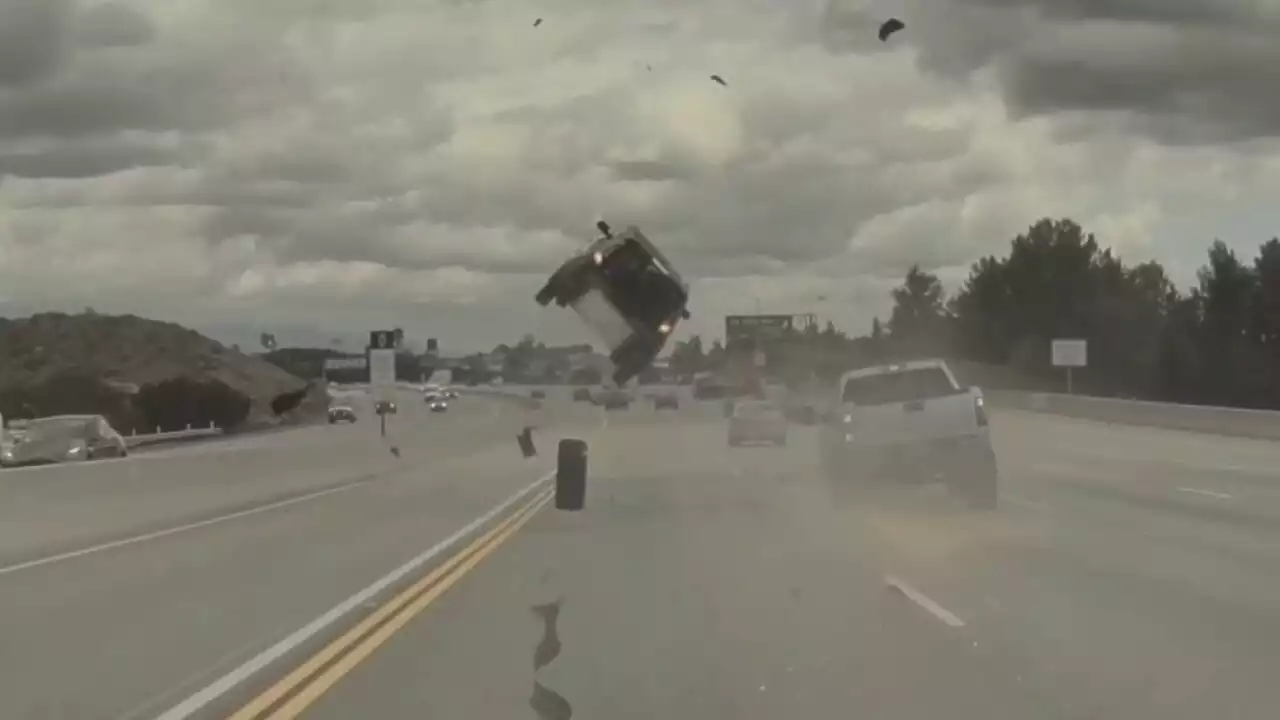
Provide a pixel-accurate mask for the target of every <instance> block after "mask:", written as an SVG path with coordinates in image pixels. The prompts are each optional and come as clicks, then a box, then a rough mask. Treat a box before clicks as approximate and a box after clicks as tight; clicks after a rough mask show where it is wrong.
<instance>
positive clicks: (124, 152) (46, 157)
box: [0, 141, 181, 178]
mask: <svg viewBox="0 0 1280 720" xmlns="http://www.w3.org/2000/svg"><path fill="white" fill-rule="evenodd" d="M180 161H181V155H180V154H179V153H177V152H175V151H174V150H171V149H166V148H158V147H154V146H148V145H145V144H137V143H129V142H118V143H117V142H114V141H106V142H100V143H90V144H67V145H63V146H59V147H55V148H52V149H48V150H40V151H26V152H0V176H4V175H13V176H16V177H23V178H91V177H98V176H101V175H108V174H110V173H114V172H119V171H121V170H128V169H130V168H136V167H146V166H162V165H172V164H177V163H178V162H180Z"/></svg>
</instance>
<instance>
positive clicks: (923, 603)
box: [884, 575, 964, 627]
mask: <svg viewBox="0 0 1280 720" xmlns="http://www.w3.org/2000/svg"><path fill="white" fill-rule="evenodd" d="M884 582H885V584H886V585H888V586H889V587H891V588H893V589H894V590H897V591H898V592H900V593H902V594H903V595H904V596H906V597H907V598H908V599H909V600H911V602H914V603H915V604H917V605H919V606H920V607H922V608H924V609H925V610H926V611H927V612H928V613H929V614H930V615H932V616H934V617H936V618H938V619H939V620H941V621H942V622H944V623H946V624H948V625H950V626H951V627H964V621H963V620H961V619H960V618H958V617H956V616H955V614H953V613H952V612H951V611H950V610H948V609H946V608H944V607H942V606H941V605H939V604H938V603H936V602H934V601H933V600H930V599H929V596H928V595H925V594H924V593H922V592H920V591H919V590H916V589H915V588H913V587H911V586H910V585H908V584H907V583H905V582H903V581H902V580H901V579H899V578H896V577H894V576H892V575H886V576H885V578H884Z"/></svg>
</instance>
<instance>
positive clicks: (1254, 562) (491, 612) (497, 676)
mask: <svg viewBox="0 0 1280 720" xmlns="http://www.w3.org/2000/svg"><path fill="white" fill-rule="evenodd" d="M711 414H713V413H708V412H706V409H705V408H703V409H702V411H701V412H700V413H699V415H700V417H697V418H690V417H687V416H686V417H685V418H684V420H683V422H680V423H673V422H672V421H671V416H659V415H657V414H656V413H654V412H652V411H651V410H645V409H636V410H632V411H627V412H626V413H615V414H612V415H611V422H610V425H609V427H608V429H607V430H606V431H605V432H604V433H602V434H601V436H600V437H599V438H598V439H597V441H596V442H595V444H593V452H592V456H591V462H592V466H593V470H592V480H591V485H590V489H589V491H588V503H589V509H588V511H587V512H584V513H581V514H566V513H559V512H555V511H553V510H549V509H544V510H542V511H541V512H538V513H536V514H534V515H532V516H531V518H530V519H529V520H528V521H527V522H526V524H524V525H523V526H522V527H519V528H518V529H517V530H515V532H514V534H512V535H511V536H510V537H509V538H508V539H506V540H505V541H503V542H500V543H494V544H492V545H483V546H480V547H478V548H477V549H476V552H477V556H476V557H477V558H480V559H478V560H471V561H468V563H464V564H463V565H462V566H461V568H462V569H461V570H459V571H456V572H455V573H454V574H450V575H445V576H443V577H442V578H441V579H439V584H438V585H437V586H435V590H433V591H431V592H428V593H427V594H426V595H425V596H424V597H423V598H422V599H421V600H419V601H417V602H416V604H410V605H409V606H408V609H406V610H404V611H401V612H391V613H389V621H388V623H387V625H386V626H384V629H383V630H381V631H375V632H373V633H371V634H370V635H368V636H365V637H363V638H361V637H359V636H357V637H355V638H353V639H351V640H350V641H348V642H346V643H342V644H340V647H338V652H339V655H340V657H339V658H338V659H337V660H336V662H331V663H329V664H328V665H325V666H324V667H322V668H320V669H319V672H318V673H316V674H314V675H312V676H310V677H303V678H301V679H300V681H298V682H292V681H290V680H289V679H288V678H286V679H285V680H283V681H280V682H282V683H283V684H282V685H278V686H276V688H277V690H278V691H279V692H278V697H276V696H272V699H274V700H275V703H274V705H272V706H271V708H270V709H271V710H273V712H274V714H268V715H264V716H269V717H276V718H284V717H294V716H297V715H302V716H305V717H307V718H320V719H322V720H329V719H333V720H340V719H345V718H351V717H377V718H401V717H403V718H419V717H424V716H425V717H520V716H522V715H523V716H526V717H536V716H537V715H535V714H534V711H533V710H531V709H530V704H531V696H532V695H534V694H535V685H534V683H535V680H536V681H537V682H539V683H541V684H542V686H544V687H545V688H546V689H547V691H550V692H554V693H556V694H558V695H559V696H560V697H561V698H562V700H563V701H566V702H568V703H569V704H570V705H571V706H572V709H573V713H574V715H575V716H578V717H611V718H629V717H635V718H641V717H644V718H649V717H701V718H713V719H714V718H725V719H726V720H727V719H728V718H778V717H787V716H791V715H798V714H800V713H807V714H808V715H810V716H817V717H857V716H862V717H895V718H926V717H928V718H933V717H950V718H975V719H976V718H984V719H986V718H1032V717H1034V718H1097V717H1124V718H1151V719H1153V720H1154V719H1155V718H1160V719H1161V720H1168V719H1170V718H1178V719H1180V718H1187V719H1188V720H1190V719H1192V718H1194V719H1196V720H1201V719H1202V718H1204V717H1228V718H1259V719H1262V718H1271V717H1274V716H1275V708H1276V707H1280V688H1278V687H1277V686H1276V683H1275V682H1274V670H1275V668H1276V667H1280V572H1277V571H1280V527H1278V526H1277V525H1276V524H1273V523H1271V522H1270V521H1269V519H1270V518H1271V517H1272V513H1273V512H1274V510H1275V509H1276V505H1277V503H1275V499H1276V496H1275V494H1274V493H1273V492H1272V486H1270V485H1268V477H1269V476H1268V474H1267V468H1268V467H1272V468H1280V463H1277V462H1275V460H1280V446H1277V445H1273V444H1266V443H1257V442H1256V441H1247V442H1240V441H1238V440H1231V439H1222V438H1212V439H1209V438H1204V437H1201V436H1195V435H1188V434H1186V433H1178V432H1173V431H1165V430H1154V429H1151V428H1126V427H1118V426H1105V425H1101V424H1093V423H1082V422H1080V421H1065V420H1063V419H1061V418H1053V417H1049V416H1041V415H1028V414H1022V413H999V414H997V415H996V417H995V418H994V420H993V425H994V431H995V438H996V443H997V449H998V452H999V454H1000V458H1001V462H1002V465H1003V468H1004V475H1005V478H1004V487H1005V497H1006V500H1007V502H1005V504H1004V505H1003V507H1002V508H1001V509H1000V510H999V511H997V512H995V513H991V514H974V513H970V512H968V511H965V510H963V509H962V508H961V507H959V506H958V504H956V503H954V502H952V501H951V500H950V499H949V498H947V497H945V495H942V494H939V493H936V492H931V491H928V490H924V491H913V492H903V493H890V494H887V495H884V494H866V495H862V496H859V497H860V498H861V499H860V500H857V501H855V502H852V503H849V504H844V503H833V502H832V495H831V493H829V492H828V490H827V488H826V487H824V485H823V483H822V482H820V481H819V480H818V479H817V477H816V475H815V468H814V463H813V455H814V447H813V440H814V438H813V437H812V433H811V432H807V431H801V432H797V433H796V435H795V436H794V439H793V442H792V444H791V446H790V447H788V448H784V449H771V448H758V449H740V450H732V451H731V450H729V449H728V448H726V447H725V444H724V434H723V433H724V428H723V425H721V424H720V423H719V422H716V421H715V420H714V419H712V418H711V417H709V415H711ZM659 417H661V418H664V419H663V420H658V418H659ZM1241 468H1244V469H1243V470H1242V469H1241ZM1242 474H1243V475H1246V477H1244V478H1242V477H1241V475H1242ZM1085 486H1088V487H1090V488H1097V487H1103V488H1110V489H1112V490H1114V491H1115V492H1111V493H1107V492H1105V491H1104V492H1095V491H1082V490H1081V487H1085ZM1184 486H1195V487H1197V488H1199V489H1202V490H1207V491H1210V492H1218V493H1220V494H1231V492H1235V493H1241V494H1242V497H1243V493H1244V492H1245V489H1246V488H1248V489H1250V491H1251V492H1252V491H1257V493H1258V494H1257V495H1256V496H1255V495H1249V496H1248V497H1249V498H1250V500H1249V501H1247V502H1242V501H1239V500H1238V499H1237V498H1234V497H1233V498H1232V499H1231V500H1227V499H1224V498H1219V497H1213V496H1208V495H1197V494H1194V493H1187V492H1184V491H1182V490H1181V489H1180V488H1182V487H1184ZM1204 507H1213V508H1214V510H1213V511H1211V512H1209V511H1205V510H1204ZM481 556H483V557H481ZM472 562H474V563H475V564H474V567H472V568H470V569H469V570H468V569H467V565H468V564H470V563H472ZM890 584H892V585H894V587H895V588H896V589H890V588H889V586H890ZM556 600H560V601H562V605H561V610H560V615H559V619H558V623H557V625H558V637H559V640H560V643H561V652H560V654H559V656H558V657H557V658H556V659H555V660H554V661H553V662H552V663H551V664H550V665H549V666H547V667H546V668H544V669H542V670H540V671H538V672H536V673H535V671H534V669H533V659H532V656H533V654H534V652H535V646H537V645H538V644H539V642H540V638H541V637H542V636H543V631H544V630H543V623H542V622H541V621H539V620H538V619H537V618H536V617H535V615H534V614H533V612H532V611H531V609H530V608H531V606H534V605H539V604H545V603H550V602H553V601H556ZM389 607H390V606H389ZM392 609H394V608H392ZM277 677H278V676H277ZM539 692H540V693H541V698H540V700H539V703H540V704H542V705H547V706H551V705H554V704H555V703H554V702H551V701H549V700H547V699H546V696H547V692H546V691H539ZM544 717H556V715H555V714H554V713H552V714H549V715H544Z"/></svg>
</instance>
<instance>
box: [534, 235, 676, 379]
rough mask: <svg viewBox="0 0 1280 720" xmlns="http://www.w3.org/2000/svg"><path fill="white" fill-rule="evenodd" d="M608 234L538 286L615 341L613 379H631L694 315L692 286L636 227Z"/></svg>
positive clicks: (548, 299) (542, 301)
mask: <svg viewBox="0 0 1280 720" xmlns="http://www.w3.org/2000/svg"><path fill="white" fill-rule="evenodd" d="M596 227H597V228H598V229H599V230H600V232H601V233H602V234H603V237H601V238H599V239H597V240H596V241H595V242H593V243H591V245H589V246H588V247H587V248H586V250H584V251H583V252H582V253H580V254H578V255H575V256H574V257H571V258H569V259H568V260H567V261H566V262H565V263H564V264H563V265H561V266H560V269H558V270H556V271H555V273H553V274H552V275H551V278H550V279H548V280H547V284H546V285H544V286H543V288H542V289H541V290H540V291H538V294H537V296H536V300H537V301H538V304H539V305H542V306H543V307H546V306H547V305H550V304H551V303H552V302H555V303H556V304H557V305H558V306H560V307H571V308H573V310H574V312H576V313H578V317H580V318H581V319H582V321H583V322H585V323H586V324H587V325H588V326H589V327H590V328H591V329H592V330H594V331H595V332H596V333H597V334H598V335H599V336H600V339H601V340H603V341H604V342H605V344H606V345H608V347H609V351H610V352H609V359H610V360H611V361H612V362H613V366H614V372H613V381H614V383H616V384H617V385H619V386H621V385H625V384H626V383H627V381H628V380H630V379H632V378H633V377H635V376H636V375H639V374H640V372H641V371H642V370H644V369H645V368H646V367H648V366H649V365H650V363H652V362H653V360H654V358H656V357H657V356H658V353H659V352H661V351H662V348H663V346H664V345H665V344H666V342H667V338H669V337H670V336H671V331H672V330H674V329H675V326H676V323H678V322H679V321H680V320H682V319H686V318H688V317H689V311H688V310H687V309H686V305H687V304H688V301H689V286H688V284H686V283H685V282H684V280H683V279H681V277H680V275H679V274H678V273H677V272H676V270H675V267H673V266H672V265H671V263H670V262H669V261H668V260H667V259H666V257H665V256H664V255H663V254H662V252H661V251H660V250H658V248H657V247H655V246H654V245H653V244H652V243H650V242H649V239H648V238H646V237H645V236H644V235H643V234H642V233H641V232H640V230H639V228H636V227H628V228H627V229H626V230H624V231H622V232H621V233H619V234H618V235H614V234H613V233H612V232H611V231H610V229H609V225H608V223H605V222H604V221H600V222H598V223H596Z"/></svg>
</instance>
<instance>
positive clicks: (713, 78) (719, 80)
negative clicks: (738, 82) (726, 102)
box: [711, 75, 729, 87]
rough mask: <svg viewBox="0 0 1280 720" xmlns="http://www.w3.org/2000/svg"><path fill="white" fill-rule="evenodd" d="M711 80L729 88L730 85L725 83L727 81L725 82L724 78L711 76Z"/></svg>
mask: <svg viewBox="0 0 1280 720" xmlns="http://www.w3.org/2000/svg"><path fill="white" fill-rule="evenodd" d="M711 79H712V80H715V81H716V82H718V83H720V84H721V85H723V86H725V87H729V83H727V82H725V81H724V78H722V77H720V76H719V75H712V76H711Z"/></svg>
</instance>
